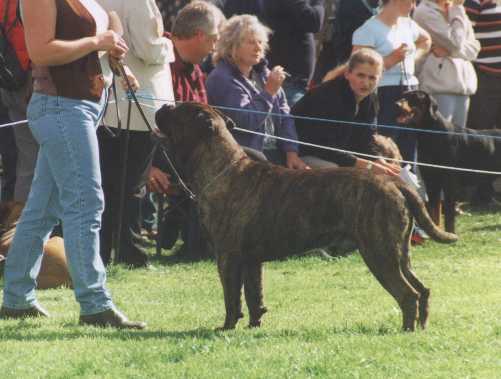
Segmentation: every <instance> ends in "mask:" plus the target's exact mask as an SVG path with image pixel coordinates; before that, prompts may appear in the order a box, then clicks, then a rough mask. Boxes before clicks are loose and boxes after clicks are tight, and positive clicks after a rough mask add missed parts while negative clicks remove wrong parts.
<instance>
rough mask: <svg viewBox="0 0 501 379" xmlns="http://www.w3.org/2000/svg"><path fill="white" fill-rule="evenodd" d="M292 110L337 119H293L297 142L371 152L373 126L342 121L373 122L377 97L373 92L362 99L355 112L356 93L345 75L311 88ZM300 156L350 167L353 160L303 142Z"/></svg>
mask: <svg viewBox="0 0 501 379" xmlns="http://www.w3.org/2000/svg"><path fill="white" fill-rule="evenodd" d="M291 113H292V114H293V115H295V116H305V117H311V118H318V119H327V120H337V121H339V122H328V121H316V120H305V119H300V118H296V119H295V124H296V131H297V134H298V139H299V141H301V142H309V143H314V144H317V145H323V146H328V147H335V148H339V149H343V150H350V151H356V152H360V153H371V148H370V146H371V143H372V136H373V135H374V133H375V127H371V126H369V125H353V124H346V123H344V122H354V123H363V124H375V120H376V115H377V96H376V95H375V94H372V95H370V96H367V97H366V98H365V99H364V100H362V102H361V103H360V104H359V109H358V113H356V102H355V96H354V94H353V91H352V90H351V88H350V85H349V83H348V81H347V80H346V79H345V78H344V76H342V77H338V78H337V79H334V80H330V81H328V82H326V83H323V84H321V85H320V86H318V87H315V88H313V89H312V90H310V91H309V92H308V93H306V95H305V96H304V97H303V98H302V99H301V100H299V101H298V102H297V103H296V104H295V105H294V106H293V107H292V111H291ZM300 155H314V156H316V157H319V158H322V159H324V160H328V161H331V162H334V163H337V164H338V165H340V166H353V165H354V164H355V159H356V157H355V156H354V155H351V154H347V153H340V152H336V151H330V150H324V149H318V148H314V147H310V146H305V145H300Z"/></svg>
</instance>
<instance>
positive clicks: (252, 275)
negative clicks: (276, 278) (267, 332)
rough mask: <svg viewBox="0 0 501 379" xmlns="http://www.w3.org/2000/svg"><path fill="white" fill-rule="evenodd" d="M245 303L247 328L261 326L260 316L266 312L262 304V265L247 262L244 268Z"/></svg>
mask: <svg viewBox="0 0 501 379" xmlns="http://www.w3.org/2000/svg"><path fill="white" fill-rule="evenodd" d="M244 291H245V301H246V302H247V307H248V308H249V327H250V328H257V327H259V326H261V316H262V315H263V314H265V313H266V312H267V309H266V307H265V306H264V303H263V264H262V263H261V262H247V263H246V265H245V266H244Z"/></svg>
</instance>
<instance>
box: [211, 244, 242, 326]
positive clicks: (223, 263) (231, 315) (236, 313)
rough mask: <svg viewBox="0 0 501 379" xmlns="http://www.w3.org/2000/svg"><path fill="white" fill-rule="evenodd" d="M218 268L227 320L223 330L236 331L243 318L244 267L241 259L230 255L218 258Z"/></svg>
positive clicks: (222, 255)
mask: <svg viewBox="0 0 501 379" xmlns="http://www.w3.org/2000/svg"><path fill="white" fill-rule="evenodd" d="M217 267H218V271H219V277H220V279H221V284H222V285H223V293H224V305H225V308H226V318H225V320H224V325H223V326H222V327H221V328H219V329H221V330H227V329H234V328H235V326H236V324H237V321H238V319H239V318H241V317H242V300H241V292H242V284H243V278H242V265H241V262H240V260H239V259H236V258H235V257H234V256H232V254H231V253H229V254H221V255H219V256H218V257H217Z"/></svg>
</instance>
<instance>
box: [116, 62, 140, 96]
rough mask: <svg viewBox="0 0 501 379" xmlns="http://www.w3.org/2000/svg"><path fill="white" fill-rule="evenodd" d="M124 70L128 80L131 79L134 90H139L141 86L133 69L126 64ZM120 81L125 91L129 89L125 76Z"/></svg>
mask: <svg viewBox="0 0 501 379" xmlns="http://www.w3.org/2000/svg"><path fill="white" fill-rule="evenodd" d="M124 71H125V75H127V80H128V81H129V83H130V86H131V87H132V90H133V91H134V92H135V91H137V90H138V89H139V88H140V85H139V81H138V80H137V78H136V76H135V75H134V74H133V73H132V71H131V70H130V68H129V67H128V66H124ZM120 82H121V84H122V88H123V89H124V91H128V90H129V87H128V86H127V81H126V80H125V79H124V78H120Z"/></svg>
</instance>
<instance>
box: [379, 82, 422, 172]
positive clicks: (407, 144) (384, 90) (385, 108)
mask: <svg viewBox="0 0 501 379" xmlns="http://www.w3.org/2000/svg"><path fill="white" fill-rule="evenodd" d="M416 89H417V87H415V86H385V87H379V88H378V98H379V107H380V109H379V114H378V119H377V122H378V125H383V126H394V127H396V128H384V127H381V128H380V129H379V132H380V133H381V134H382V135H384V136H387V137H391V138H392V139H393V140H394V141H395V143H396V144H397V146H398V148H399V149H400V153H401V154H402V157H403V158H404V160H406V161H409V162H416V161H417V135H416V132H413V131H406V130H405V125H402V124H400V123H398V122H397V117H398V114H399V113H400V111H399V109H398V107H397V104H396V101H397V100H399V99H400V98H401V97H402V94H403V93H404V92H405V91H410V90H416Z"/></svg>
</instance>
